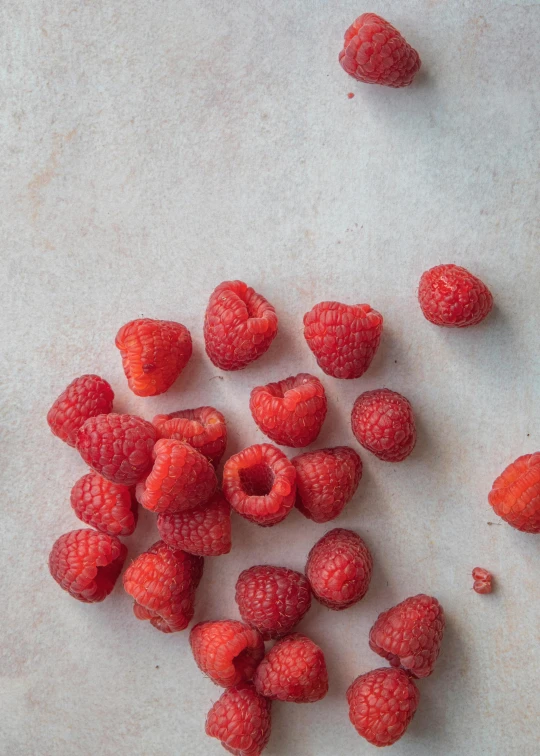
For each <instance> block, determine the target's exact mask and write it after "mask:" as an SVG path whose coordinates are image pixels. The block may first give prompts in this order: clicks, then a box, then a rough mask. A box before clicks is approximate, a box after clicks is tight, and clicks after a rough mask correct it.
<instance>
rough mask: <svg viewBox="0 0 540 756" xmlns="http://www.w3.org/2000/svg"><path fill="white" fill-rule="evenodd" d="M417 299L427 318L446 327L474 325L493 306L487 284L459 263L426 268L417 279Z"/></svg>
mask: <svg viewBox="0 0 540 756" xmlns="http://www.w3.org/2000/svg"><path fill="white" fill-rule="evenodd" d="M418 301H419V302H420V307H421V308H422V312H423V313H424V317H425V318H427V320H429V321H430V322H431V323H434V324H435V325H438V326H446V327H447V328H466V327H467V326H473V325H476V324H477V323H480V321H481V320H483V319H484V318H485V317H486V316H487V315H488V314H489V313H490V312H491V308H492V307H493V296H492V295H491V292H490V290H489V289H488V288H487V286H486V285H485V284H483V283H482V281H481V280H480V279H479V278H476V276H473V274H472V273H469V271H468V270H466V269H465V268H460V267H459V265H437V266H435V268H431V269H430V270H426V272H425V273H423V274H422V277H421V279H420V285H419V288H418Z"/></svg>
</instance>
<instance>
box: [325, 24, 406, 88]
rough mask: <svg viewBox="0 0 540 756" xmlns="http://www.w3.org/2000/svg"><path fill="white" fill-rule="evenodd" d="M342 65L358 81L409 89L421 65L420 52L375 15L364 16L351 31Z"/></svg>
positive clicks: (342, 52)
mask: <svg viewBox="0 0 540 756" xmlns="http://www.w3.org/2000/svg"><path fill="white" fill-rule="evenodd" d="M339 62H340V63H341V66H342V68H343V70H344V71H346V72H347V73H348V74H350V75H351V76H352V77H353V78H354V79H357V80H358V81H363V82H365V83H366V84H384V85H385V86H387V87H408V86H409V84H410V83H411V82H412V80H413V79H414V77H415V74H416V73H417V72H418V70H419V68H420V66H421V61H420V56H419V55H418V53H417V52H416V50H414V49H413V48H412V47H411V46H410V45H409V44H408V43H407V42H406V41H405V39H404V38H403V37H402V36H401V34H400V33H399V32H398V30H397V29H394V27H393V26H392V25H391V24H389V23H388V21H385V20H384V18H381V17H380V16H377V15H376V14H375V13H363V14H362V15H361V16H359V17H358V18H357V19H356V21H355V22H354V23H353V25H352V26H350V27H349V28H348V29H347V31H346V32H345V42H344V45H343V50H342V51H341V52H340V53H339Z"/></svg>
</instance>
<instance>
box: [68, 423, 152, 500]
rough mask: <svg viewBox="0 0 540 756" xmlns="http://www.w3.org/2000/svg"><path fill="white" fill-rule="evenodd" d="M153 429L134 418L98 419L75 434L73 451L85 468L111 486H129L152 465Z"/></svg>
mask: <svg viewBox="0 0 540 756" xmlns="http://www.w3.org/2000/svg"><path fill="white" fill-rule="evenodd" d="M155 441H156V429H155V428H154V426H153V425H152V424H151V423H148V422H146V420H143V419H142V418H140V417H136V416H135V415H116V414H114V413H112V412H111V413H110V414H109V415H98V416H97V417H91V418H89V419H88V420H87V421H86V422H85V423H84V425H83V426H82V428H80V429H79V432H78V433H77V449H78V450H79V453H80V455H81V457H82V458H83V459H84V461H85V462H86V464H87V465H89V466H90V467H91V468H92V469H93V470H95V471H96V472H97V473H99V474H100V475H102V476H103V477H104V478H107V480H110V481H111V483H118V484H119V485H122V486H133V485H135V483H137V481H138V480H140V478H142V476H143V475H144V474H145V472H146V471H147V469H148V468H149V467H150V465H151V463H152V449H153V447H154V443H155Z"/></svg>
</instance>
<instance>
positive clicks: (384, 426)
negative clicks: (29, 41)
mask: <svg viewBox="0 0 540 756" xmlns="http://www.w3.org/2000/svg"><path fill="white" fill-rule="evenodd" d="M351 425H352V430H353V433H354V435H355V436H356V439H357V441H358V443H359V444H361V445H362V446H363V447H364V449H367V450H368V451H370V452H371V453H372V454H374V455H375V456H376V457H378V458H379V459H382V460H383V462H402V461H403V460H404V459H405V458H406V457H408V456H409V454H410V453H411V452H412V450H413V449H414V446H415V444H416V427H415V424H414V416H413V411H412V407H411V404H410V402H409V400H408V399H406V398H405V397H404V396H402V395H401V394H398V393H397V391H390V389H387V388H384V389H375V390H374V391H366V392H364V393H363V394H360V396H359V397H358V399H357V400H356V401H355V403H354V407H353V410H352V415H351Z"/></svg>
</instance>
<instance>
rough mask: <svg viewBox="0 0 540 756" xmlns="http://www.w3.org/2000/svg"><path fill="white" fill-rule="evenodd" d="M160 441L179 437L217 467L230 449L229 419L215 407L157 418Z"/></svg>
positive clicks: (155, 418)
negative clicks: (228, 447) (228, 445)
mask: <svg viewBox="0 0 540 756" xmlns="http://www.w3.org/2000/svg"><path fill="white" fill-rule="evenodd" d="M152 423H153V424H154V425H155V426H156V428H157V430H158V433H159V437H160V438H175V439H176V440H177V441H183V442H184V443H186V444H189V445H190V446H192V447H193V448H194V449H197V451H198V452H200V453H201V454H202V455H203V456H205V457H206V458H207V459H209V460H210V462H211V463H212V464H213V465H214V467H217V466H218V464H219V461H220V459H221V458H222V456H223V454H224V452H225V447H226V446H227V426H226V424H225V418H224V417H223V415H222V414H221V412H218V410H217V409H214V408H213V407H197V408H196V409H191V410H189V409H188V410H180V411H179V412H171V414H170V415H156V416H155V417H154V419H153V420H152Z"/></svg>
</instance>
